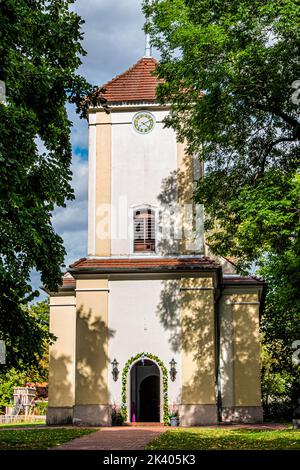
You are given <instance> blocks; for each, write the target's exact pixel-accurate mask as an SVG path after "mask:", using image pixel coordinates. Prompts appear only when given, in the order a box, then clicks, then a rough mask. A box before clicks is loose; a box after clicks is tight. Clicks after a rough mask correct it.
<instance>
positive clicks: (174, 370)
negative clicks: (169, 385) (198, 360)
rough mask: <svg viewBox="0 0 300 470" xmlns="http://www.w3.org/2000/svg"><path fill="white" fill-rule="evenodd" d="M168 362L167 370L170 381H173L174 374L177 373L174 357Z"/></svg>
mask: <svg viewBox="0 0 300 470" xmlns="http://www.w3.org/2000/svg"><path fill="white" fill-rule="evenodd" d="M169 364H170V371H169V373H170V379H171V380H172V382H174V380H175V379H176V374H177V370H176V367H175V366H176V364H177V362H176V361H175V359H174V357H173V359H172V361H171V362H169Z"/></svg>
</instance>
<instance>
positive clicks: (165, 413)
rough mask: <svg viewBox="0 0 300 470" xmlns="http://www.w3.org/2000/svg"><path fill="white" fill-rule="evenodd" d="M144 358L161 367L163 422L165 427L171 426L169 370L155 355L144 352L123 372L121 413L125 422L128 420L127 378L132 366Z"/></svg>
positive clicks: (133, 358)
mask: <svg viewBox="0 0 300 470" xmlns="http://www.w3.org/2000/svg"><path fill="white" fill-rule="evenodd" d="M142 356H144V358H145V359H150V360H152V361H154V362H156V364H157V365H158V366H159V367H160V369H161V371H162V375H163V422H164V424H165V425H168V424H169V405H168V370H167V368H166V366H165V365H164V363H163V362H162V361H161V360H160V359H159V358H158V357H157V356H154V355H153V354H150V353H147V352H142V353H139V354H136V355H135V356H132V357H131V358H130V359H129V360H128V361H127V362H126V364H125V367H124V369H123V372H122V406H121V413H122V416H123V418H124V420H125V421H127V419H128V404H127V376H128V371H129V369H130V367H131V365H132V364H133V363H134V362H136V361H138V359H140V358H141V357H142Z"/></svg>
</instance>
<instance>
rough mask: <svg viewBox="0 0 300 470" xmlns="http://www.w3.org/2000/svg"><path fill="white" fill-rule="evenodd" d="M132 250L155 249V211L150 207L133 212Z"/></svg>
mask: <svg viewBox="0 0 300 470" xmlns="http://www.w3.org/2000/svg"><path fill="white" fill-rule="evenodd" d="M134 251H135V252H139V251H155V213H154V211H152V210H151V209H139V210H137V211H135V212H134Z"/></svg>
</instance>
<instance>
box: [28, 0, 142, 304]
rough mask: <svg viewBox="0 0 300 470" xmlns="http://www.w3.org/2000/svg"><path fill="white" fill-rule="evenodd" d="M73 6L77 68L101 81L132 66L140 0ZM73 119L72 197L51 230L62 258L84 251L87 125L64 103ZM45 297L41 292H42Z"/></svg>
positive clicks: (138, 45)
mask: <svg viewBox="0 0 300 470" xmlns="http://www.w3.org/2000/svg"><path fill="white" fill-rule="evenodd" d="M72 9H73V10H75V11H76V12H77V13H78V14H79V15H80V16H81V17H82V19H83V20H85V24H84V25H83V27H82V29H83V32H84V40H83V47H84V49H85V50H86V52H87V55H86V56H85V57H83V58H82V65H81V67H80V69H79V73H80V74H81V75H83V76H84V77H85V78H86V79H87V80H88V81H89V82H90V83H91V84H92V85H99V86H100V85H102V84H104V83H105V82H107V81H108V80H110V79H112V78H113V77H115V76H116V75H118V74H120V73H122V72H124V71H125V70H127V69H128V68H129V67H131V66H132V65H133V64H134V63H135V62H137V61H138V59H140V58H141V57H142V56H143V55H144V47H145V35H144V32H143V30H142V28H143V25H144V16H143V14H142V9H141V0H77V1H76V2H75V3H74V5H73V6H72ZM67 109H68V115H69V118H70V120H71V121H72V122H73V127H72V131H71V142H72V147H73V155H74V156H73V162H72V171H73V181H72V185H73V188H74V190H75V200H74V201H72V202H68V203H67V207H65V208H57V209H55V211H54V214H53V225H54V228H55V230H56V231H57V232H58V233H59V234H60V235H61V236H62V238H63V240H64V244H65V248H66V251H67V256H66V259H65V264H66V265H67V266H68V265H69V264H70V263H72V262H73V261H75V260H76V259H78V258H81V257H84V256H86V255H87V217H88V213H87V181H88V162H87V147H88V126H87V122H86V120H82V119H79V117H78V115H77V114H76V112H75V109H74V107H71V106H68V108H67ZM32 285H33V287H34V288H35V289H36V288H39V287H40V276H39V274H38V273H36V272H33V274H32ZM42 297H44V294H42Z"/></svg>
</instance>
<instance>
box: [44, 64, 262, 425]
mask: <svg viewBox="0 0 300 470" xmlns="http://www.w3.org/2000/svg"><path fill="white" fill-rule="evenodd" d="M156 64H157V63H156V61H155V60H154V59H153V58H152V57H150V56H146V57H143V58H142V59H140V60H139V61H138V62H137V63H136V64H135V65H134V66H133V67H132V68H130V69H129V70H127V71H126V72H125V73H123V74H121V75H119V76H117V77H116V78H114V79H113V80H111V81H110V82H108V83H107V84H106V85H104V87H105V89H106V92H105V97H106V98H107V100H108V106H109V112H108V113H107V112H105V111H104V110H103V109H102V108H100V107H99V108H90V110H89V196H88V197H89V205H88V212H89V214H88V255H87V257H86V258H83V259H80V260H78V261H76V262H74V263H73V264H72V265H71V266H70V267H69V269H68V272H67V273H66V274H65V275H64V279H63V285H62V287H61V288H60V289H59V292H57V293H51V294H50V328H51V331H52V333H53V334H54V335H55V336H56V338H57V339H56V341H55V342H54V344H53V345H52V346H51V348H50V372H49V407H48V414H47V422H48V423H49V424H59V423H70V422H73V423H77V424H88V425H101V426H103V425H104V426H105V425H111V423H112V415H113V413H114V412H115V411H116V410H117V411H119V410H121V411H122V414H123V416H125V418H126V421H128V422H161V423H166V424H167V422H168V419H169V418H168V415H169V412H170V411H176V412H178V415H179V419H180V424H181V425H186V426H190V425H201V424H215V423H217V422H220V421H224V422H259V421H261V420H262V408H261V396H260V363H259V350H260V344H259V312H260V308H261V304H262V297H263V290H264V286H263V283H262V282H260V281H258V280H257V279H255V278H252V277H241V276H239V275H237V274H236V272H235V267H234V264H232V263H231V262H230V261H229V260H226V259H222V258H216V257H214V256H212V255H211V254H210V253H209V249H208V247H207V246H206V244H205V237H204V233H203V218H204V212H203V208H202V207H201V206H196V205H195V204H194V202H193V190H194V186H195V181H197V180H198V179H199V178H201V177H202V176H203V175H202V173H203V171H202V167H201V164H200V161H199V159H198V158H197V156H195V157H190V156H188V155H186V152H185V146H184V144H182V143H179V142H178V141H177V139H176V134H175V132H174V131H173V130H172V129H169V128H165V127H164V122H163V121H164V118H165V117H166V116H167V114H168V112H169V108H168V106H162V105H160V104H159V103H158V101H157V99H156V94H155V90H156V87H157V84H158V82H157V78H155V77H154V76H153V74H152V72H153V70H154V69H155V67H156Z"/></svg>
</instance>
